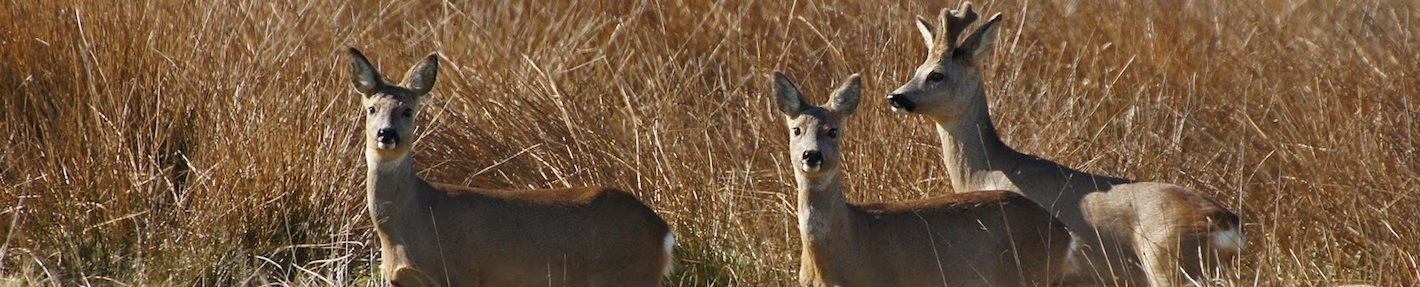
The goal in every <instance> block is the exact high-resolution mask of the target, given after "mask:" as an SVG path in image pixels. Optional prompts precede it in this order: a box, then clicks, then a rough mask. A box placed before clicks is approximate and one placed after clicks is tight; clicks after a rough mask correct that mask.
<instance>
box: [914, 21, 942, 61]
mask: <svg viewBox="0 0 1420 287" xmlns="http://www.w3.org/2000/svg"><path fill="white" fill-rule="evenodd" d="M917 32H918V33H922V42H923V43H926V44H927V53H931V52H932V51H931V50H932V48H935V47H933V46H934V45H936V44H937V27H936V26H932V21H931V20H927V18H923V17H922V15H917Z"/></svg>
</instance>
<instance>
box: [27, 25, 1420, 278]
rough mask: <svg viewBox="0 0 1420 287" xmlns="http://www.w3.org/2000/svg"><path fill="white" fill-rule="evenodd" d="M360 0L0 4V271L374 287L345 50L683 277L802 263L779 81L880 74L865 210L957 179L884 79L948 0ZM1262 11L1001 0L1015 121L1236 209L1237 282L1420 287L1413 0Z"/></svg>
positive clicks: (478, 167)
mask: <svg viewBox="0 0 1420 287" xmlns="http://www.w3.org/2000/svg"><path fill="white" fill-rule="evenodd" d="M140 2H141V1H140ZM357 2H359V3H347V2H346V1H325V0H317V1H305V2H302V3H294V4H287V3H265V2H264V1H259V2H236V3H231V2H221V1H215V2H205V3H204V2H191V1H157V2H153V3H128V2H127V1H63V0H61V1H6V2H4V3H5V4H3V5H0V15H4V16H6V17H7V18H5V19H9V20H8V21H0V56H3V58H4V59H5V60H4V61H3V63H4V64H3V65H0V140H3V141H4V142H5V145H4V147H3V148H0V226H4V228H3V229H0V231H4V232H3V234H4V235H5V238H6V239H5V240H4V241H3V244H4V245H3V246H2V247H0V256H3V258H0V278H6V279H0V285H45V286H48V285H64V286H69V285H121V284H136V285H157V286H161V285H203V286H209V285H257V284H267V283H275V284H291V285H361V286H364V285H375V284H376V283H377V280H376V279H377V278H378V275H377V274H378V271H377V270H376V268H377V266H378V264H375V263H376V260H377V258H378V254H377V252H378V248H377V245H376V242H375V238H374V237H373V236H372V229H371V225H370V223H369V220H368V217H367V215H366V211H365V207H364V200H365V198H364V192H363V189H364V181H363V180H364V171H365V167H364V162H363V158H362V154H361V152H360V148H361V147H362V146H361V143H360V142H359V140H360V137H359V135H358V132H359V130H360V128H361V124H362V122H361V118H360V117H359V109H358V108H357V107H356V103H357V95H356V94H355V93H354V92H353V91H351V88H350V84H349V78H348V77H349V75H347V74H346V70H345V64H346V62H345V61H346V60H347V59H345V58H344V57H343V55H342V54H341V53H340V51H341V50H342V49H343V48H344V47H346V46H353V47H358V48H361V49H363V50H365V51H366V52H367V54H368V55H370V56H371V57H372V60H373V61H374V62H375V63H376V65H377V66H379V67H380V69H381V70H383V71H387V73H389V74H390V76H392V77H397V76H398V75H400V74H401V71H403V70H405V69H407V68H408V67H409V66H410V65H411V64H413V63H414V61H415V60H417V59H419V58H420V57H421V56H423V55H425V54H427V53H429V52H439V53H440V54H441V55H442V56H443V57H444V59H445V60H446V61H445V62H444V63H443V65H441V69H442V70H441V71H440V79H439V82H438V84H437V85H436V86H435V88H434V92H433V93H432V97H430V99H429V101H428V102H427V103H426V113H425V114H424V117H423V118H422V119H421V121H420V125H421V128H420V133H421V135H423V137H422V138H421V139H420V140H419V141H418V144H417V146H416V148H415V153H416V160H417V164H418V166H419V167H420V168H421V171H422V175H423V176H424V177H426V178H428V179H431V180H434V181H445V182H454V183H463V184H472V185H480V186H489V187H517V188H542V187H560V186H574V185H612V186H620V187H624V188H626V189H628V190H631V191H633V192H635V193H637V194H638V195H639V196H640V197H641V198H642V199H643V200H644V201H646V202H647V203H648V204H649V205H650V206H652V207H653V208H655V209H656V210H657V211H658V212H659V213H660V214H662V216H663V217H665V218H666V219H667V220H668V221H669V222H671V223H672V225H673V226H674V228H675V232H676V234H677V237H678V238H679V239H680V244H679V245H678V247H677V254H678V258H679V260H680V262H679V263H678V266H679V268H678V269H677V271H676V273H675V274H674V277H673V278H672V279H670V281H671V282H674V283H676V285H685V286H704V285H729V286H757V285H791V284H792V283H793V282H794V278H795V277H796V276H797V274H796V273H797V269H798V261H797V258H798V254H799V249H798V239H797V231H796V230H795V229H794V225H793V222H794V220H793V216H794V215H793V214H794V213H793V210H794V206H793V204H792V202H793V200H792V198H793V195H792V192H793V189H792V185H793V184H792V182H791V179H792V173H791V172H790V171H789V170H788V168H787V167H786V162H785V155H786V154H787V148H786V147H785V142H786V132H785V128H784V127H782V122H781V121H782V120H781V119H780V118H779V117H780V116H779V115H778V113H776V112H774V109H773V107H772V106H771V102H770V101H771V100H770V96H769V94H768V89H769V84H768V83H767V82H766V81H765V79H764V76H765V75H766V74H767V73H768V72H769V71H771V70H775V69H778V70H783V71H785V72H786V73H787V74H789V75H790V76H791V77H793V78H794V79H795V80H796V81H797V82H798V83H799V84H800V85H802V88H804V90H806V91H820V92H811V93H810V96H811V97H813V98H814V99H817V100H816V101H821V100H822V99H823V98H825V97H826V95H827V94H826V93H824V92H822V91H827V90H829V89H830V88H831V87H834V86H835V84H836V83H838V82H839V81H841V80H842V79H843V78H844V77H846V76H847V75H849V74H852V73H862V74H863V77H864V81H865V83H864V84H865V86H864V93H865V95H864V97H865V99H864V102H863V106H862V108H860V109H859V114H860V115H859V116H856V117H855V119H854V120H853V121H852V122H850V124H849V126H848V128H846V129H845V136H846V138H847V144H846V149H845V151H846V152H847V158H846V159H845V161H846V164H847V166H846V167H845V168H846V171H847V176H848V177H847V182H846V184H847V187H848V188H849V190H850V192H849V197H850V198H851V199H853V200H859V201H870V200H903V199H915V198H922V197H926V196H932V195H938V194H942V193H947V192H952V191H951V190H950V188H949V187H948V186H949V184H948V183H947V182H946V179H945V172H944V170H943V168H942V164H941V162H940V159H939V157H938V156H939V154H940V153H939V152H938V151H937V149H938V147H937V140H936V137H935V133H934V132H933V131H932V130H931V129H930V125H929V123H928V122H926V121H925V120H924V119H920V117H909V116H902V115H896V114H893V113H891V112H890V111H889V110H888V108H887V105H886V103H885V102H884V101H883V100H881V97H882V96H883V94H884V93H885V92H886V91H889V90H891V89H893V88H895V87H896V86H897V85H898V84H900V82H901V81H904V80H906V79H907V78H908V76H909V73H910V72H911V69H912V68H913V67H915V66H916V65H917V64H918V63H920V62H921V60H922V59H923V57H924V55H923V53H925V52H924V51H923V50H924V49H923V47H921V46H922V45H921V40H920V39H918V36H917V34H916V33H917V32H916V31H915V30H914V28H913V27H912V24H911V20H910V19H911V17H912V16H913V15H916V14H927V15H933V14H935V13H936V11H937V10H938V9H940V8H942V7H956V6H957V4H958V3H957V2H931V3H930V4H923V3H902V2H897V1H827V2H812V1H797V2H795V1H787V2H780V1H744V0H727V1H722V2H718V3H707V2H702V1H688V2H677V1H643V2H639V3H631V2H630V1H580V2H576V3H564V2H563V1H529V2H532V3H502V2H500V1H489V2H491V3H485V1H475V2H473V3H445V2H421V3H410V2H408V1H357ZM542 2H554V3H542ZM1252 2H1258V1H1240V2H1238V3H1232V2H1221V3H1211V2H1187V1H1159V2H1157V3H1155V1H1045V2H1036V1H999V2H997V1H987V2H978V3H977V4H978V9H979V10H981V11H984V12H983V13H994V12H1002V13H1005V25H1003V30H1002V33H1001V42H1000V43H998V44H997V48H996V53H995V54H994V55H993V57H992V59H990V60H988V61H986V62H987V64H986V67H985V69H986V70H985V71H986V72H987V73H988V74H987V75H986V81H987V86H988V88H987V89H988V93H989V97H990V99H991V103H992V112H993V114H994V117H995V119H996V122H997V125H998V126H999V127H1000V128H1001V132H1002V135H1003V137H1004V138H1005V140H1006V141H1007V142H1008V143H1010V144H1012V145H1014V146H1016V147H1017V148H1019V149H1021V150H1023V151H1025V152H1029V153H1034V154H1039V155H1042V156H1045V157H1047V158H1051V159H1054V160H1057V161H1059V162H1062V163H1065V164H1067V165H1071V166H1075V167H1078V168H1080V169H1083V170H1086V171H1090V172H1095V173H1104V174H1113V175H1121V176H1127V177H1132V178H1139V179H1147V180H1156V181H1166V182H1173V183H1178V184H1181V185H1185V186H1189V187H1193V188H1195V189H1198V190H1200V191H1202V192H1204V193H1205V194H1207V195H1209V196H1212V197H1213V198H1215V199H1217V200H1218V201H1220V202H1222V203H1223V204H1224V205H1226V206H1228V207H1230V208H1232V209H1233V210H1234V211H1237V212H1239V213H1240V214H1242V215H1243V218H1244V221H1245V223H1246V227H1245V228H1246V232H1247V235H1248V237H1247V239H1248V242H1247V243H1248V244H1247V247H1248V249H1247V251H1246V253H1245V254H1244V256H1243V257H1242V258H1240V260H1239V262H1238V264H1237V265H1235V266H1234V267H1233V268H1234V269H1236V270H1231V272H1229V274H1228V275H1225V278H1221V279H1220V280H1221V281H1220V282H1223V284H1225V285H1241V286H1311V285H1334V284H1342V283H1368V284H1375V285H1377V286H1409V285H1415V284H1417V283H1420V271H1416V270H1420V264H1417V257H1420V255H1417V254H1416V253H1417V252H1420V238H1416V237H1417V236H1420V224H1417V223H1416V222H1415V221H1414V220H1413V218H1417V217H1420V198H1416V196H1415V195H1414V191H1416V190H1417V189H1420V155H1417V150H1416V149H1417V147H1420V125H1418V124H1417V121H1420V112H1418V111H1417V109H1420V96H1417V95H1420V78H1418V77H1420V66H1417V65H1416V64H1415V63H1416V62H1417V61H1420V48H1417V46H1416V43H1420V41H1417V39H1420V38H1417V35H1420V33H1418V32H1420V31H1417V30H1420V28H1417V27H1420V25H1417V23H1420V14H1417V13H1420V12H1417V11H1420V4H1417V3H1416V2H1413V1H1365V2H1359V3H1345V4H1340V3H1331V2H1326V1H1284V0H1265V1H1260V2H1258V3H1252ZM480 171H481V173H480Z"/></svg>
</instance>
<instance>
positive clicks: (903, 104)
mask: <svg viewBox="0 0 1420 287" xmlns="http://www.w3.org/2000/svg"><path fill="white" fill-rule="evenodd" d="M888 104H891V105H892V107H894V108H899V109H902V110H905V111H909V112H911V111H912V109H913V108H916V107H917V105H916V104H913V103H912V101H910V100H908V99H907V96H904V95H902V94H892V95H891V96H888Z"/></svg>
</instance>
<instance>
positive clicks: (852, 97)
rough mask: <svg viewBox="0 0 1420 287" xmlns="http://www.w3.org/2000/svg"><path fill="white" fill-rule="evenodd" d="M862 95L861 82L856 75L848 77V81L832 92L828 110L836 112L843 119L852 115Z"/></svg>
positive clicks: (859, 77) (860, 78)
mask: <svg viewBox="0 0 1420 287" xmlns="http://www.w3.org/2000/svg"><path fill="white" fill-rule="evenodd" d="M862 95H863V80H862V77H861V76H859V75H858V74H853V75H852V76H848V81H846V82H844V83H843V86H841V87H838V90H835V91H833V98H832V99H829V100H828V109H829V110H832V111H834V112H838V115H839V116H841V117H844V118H847V117H848V116H851V115H853V111H854V110H856V109H857V108H858V99H859V98H861V96H862Z"/></svg>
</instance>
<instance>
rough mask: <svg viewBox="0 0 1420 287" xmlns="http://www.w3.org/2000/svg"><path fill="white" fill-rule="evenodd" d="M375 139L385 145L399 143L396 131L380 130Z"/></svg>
mask: <svg viewBox="0 0 1420 287" xmlns="http://www.w3.org/2000/svg"><path fill="white" fill-rule="evenodd" d="M375 139H376V140H379V141H380V143H385V144H393V143H398V142H399V133H398V132H395V131H394V129H380V130H379V131H377V132H375Z"/></svg>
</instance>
